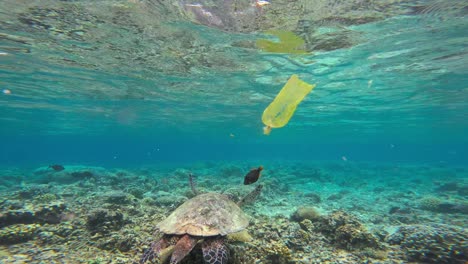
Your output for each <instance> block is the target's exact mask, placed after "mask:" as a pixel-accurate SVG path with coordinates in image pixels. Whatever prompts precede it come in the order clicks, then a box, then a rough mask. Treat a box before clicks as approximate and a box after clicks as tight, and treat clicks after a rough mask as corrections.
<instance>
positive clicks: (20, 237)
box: [0, 224, 40, 245]
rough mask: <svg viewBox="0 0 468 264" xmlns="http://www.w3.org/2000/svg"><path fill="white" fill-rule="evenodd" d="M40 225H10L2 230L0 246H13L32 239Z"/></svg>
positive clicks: (0, 231) (0, 232)
mask: <svg viewBox="0 0 468 264" xmlns="http://www.w3.org/2000/svg"><path fill="white" fill-rule="evenodd" d="M39 226H40V225H39V224H27V225H23V224H17V225H10V226H8V227H5V228H2V229H1V230H0V245H11V244H17V243H22V242H26V241H28V240H30V239H32V238H33V237H34V235H35V233H36V230H37V229H38V228H39Z"/></svg>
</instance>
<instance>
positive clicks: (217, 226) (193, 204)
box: [158, 193, 249, 236]
mask: <svg viewBox="0 0 468 264" xmlns="http://www.w3.org/2000/svg"><path fill="white" fill-rule="evenodd" d="M248 225H249V220H248V218H247V216H246V215H245V214H244V212H243V211H242V210H241V209H240V208H239V206H238V205H237V204H235V203H234V202H233V201H231V200H230V199H229V198H228V197H227V196H226V195H222V194H219V193H205V194H201V195H198V196H195V197H194V198H192V199H190V200H188V201H186V202H185V203H183V204H182V205H181V206H179V207H178V208H177V209H176V210H175V211H174V212H172V214H170V215H169V216H168V217H167V218H166V219H165V220H163V221H161V222H160V223H159V224H158V228H159V230H160V231H161V232H163V233H165V234H170V235H183V234H189V235H192V236H216V235H223V236H224V235H227V234H230V233H235V232H238V231H241V230H243V229H245V228H246V227H247V226H248Z"/></svg>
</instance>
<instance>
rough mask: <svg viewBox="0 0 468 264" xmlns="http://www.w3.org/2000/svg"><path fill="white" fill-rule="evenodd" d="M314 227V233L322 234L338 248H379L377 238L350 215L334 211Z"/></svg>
mask: <svg viewBox="0 0 468 264" xmlns="http://www.w3.org/2000/svg"><path fill="white" fill-rule="evenodd" d="M315 226H316V229H315V230H316V231H318V232H322V233H324V234H325V235H326V236H327V237H329V238H330V239H331V241H332V242H334V243H335V244H337V245H338V246H340V247H342V248H345V249H348V250H354V249H362V248H381V247H382V245H381V244H380V243H379V240H378V238H377V237H375V236H374V235H373V234H371V233H370V232H369V231H367V229H366V228H365V227H364V226H363V225H362V224H361V223H360V222H359V221H358V220H357V219H356V218H355V217H354V216H352V215H350V214H348V213H346V212H343V211H335V212H333V213H331V214H330V215H327V216H324V217H322V218H321V221H319V222H318V223H317V224H315Z"/></svg>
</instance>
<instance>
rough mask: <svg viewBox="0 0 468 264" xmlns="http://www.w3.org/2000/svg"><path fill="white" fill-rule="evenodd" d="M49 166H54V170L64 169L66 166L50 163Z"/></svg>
mask: <svg viewBox="0 0 468 264" xmlns="http://www.w3.org/2000/svg"><path fill="white" fill-rule="evenodd" d="M49 168H52V169H53V170H54V171H63V170H64V169H65V167H63V166H62V165H59V164H54V165H50V166H49Z"/></svg>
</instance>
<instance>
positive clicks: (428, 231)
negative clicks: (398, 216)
mask: <svg viewBox="0 0 468 264" xmlns="http://www.w3.org/2000/svg"><path fill="white" fill-rule="evenodd" d="M387 242H388V243H389V244H393V245H400V247H401V248H402V249H403V250H404V251H405V252H406V255H407V258H408V261H411V262H413V261H414V262H424V263H440V264H443V263H466V262H467V261H468V232H467V231H466V229H463V228H458V227H454V226H448V225H433V226H426V225H408V226H401V227H400V228H399V229H398V230H397V231H396V232H395V233H393V234H391V235H390V236H388V237H387Z"/></svg>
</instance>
